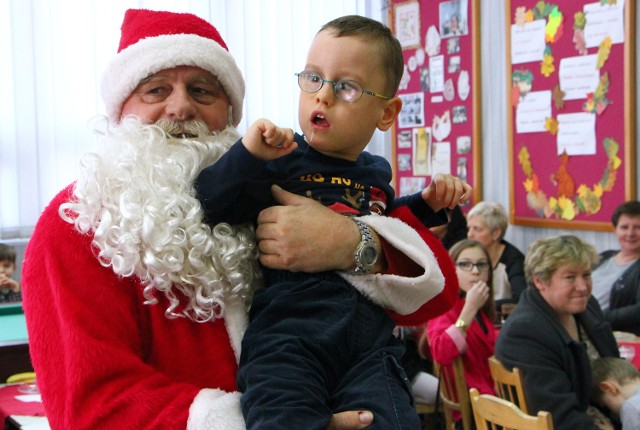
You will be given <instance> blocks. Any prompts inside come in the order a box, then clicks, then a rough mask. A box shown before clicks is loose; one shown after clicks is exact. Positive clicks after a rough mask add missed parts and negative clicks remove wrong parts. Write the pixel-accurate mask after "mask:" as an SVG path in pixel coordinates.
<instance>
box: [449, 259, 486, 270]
mask: <svg viewBox="0 0 640 430" xmlns="http://www.w3.org/2000/svg"><path fill="white" fill-rule="evenodd" d="M456 266H458V267H459V268H460V269H462V270H464V271H465V272H471V271H472V270H473V267H474V266H475V267H477V268H478V271H479V272H488V271H489V267H491V265H490V264H489V263H488V262H486V261H478V262H477V263H472V262H471V261H458V262H457V263H456Z"/></svg>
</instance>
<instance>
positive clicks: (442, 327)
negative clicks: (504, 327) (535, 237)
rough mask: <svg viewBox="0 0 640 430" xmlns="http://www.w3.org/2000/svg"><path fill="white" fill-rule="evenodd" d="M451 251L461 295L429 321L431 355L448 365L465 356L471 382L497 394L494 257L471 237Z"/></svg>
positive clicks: (466, 369)
mask: <svg viewBox="0 0 640 430" xmlns="http://www.w3.org/2000/svg"><path fill="white" fill-rule="evenodd" d="M449 254H450V255H451V258H452V259H453V261H454V263H455V265H456V274H457V275H458V283H459V284H460V295H459V297H458V300H457V301H456V303H455V304H454V305H453V308H451V309H450V310H449V311H448V312H446V313H444V314H443V315H440V316H439V317H436V318H434V319H432V320H430V321H429V322H428V323H427V336H428V341H429V345H430V348H431V355H432V356H433V359H434V360H435V361H436V362H438V363H440V364H442V365H445V366H446V365H449V364H451V363H452V362H453V360H454V359H455V358H456V357H459V356H462V363H463V366H464V374H465V379H466V380H467V384H468V386H469V387H476V388H477V389H478V391H480V392H481V393H490V394H494V388H493V379H492V378H491V372H490V371H489V362H488V359H489V357H491V356H492V355H493V350H494V345H495V339H496V331H495V326H494V324H493V322H494V318H495V306H494V304H493V292H492V286H491V282H492V272H491V260H490V259H489V254H488V253H487V250H486V249H485V248H484V246H482V244H481V243H480V242H478V241H475V240H469V239H464V240H462V241H460V242H458V243H456V244H455V245H453V247H452V248H451V250H450V251H449Z"/></svg>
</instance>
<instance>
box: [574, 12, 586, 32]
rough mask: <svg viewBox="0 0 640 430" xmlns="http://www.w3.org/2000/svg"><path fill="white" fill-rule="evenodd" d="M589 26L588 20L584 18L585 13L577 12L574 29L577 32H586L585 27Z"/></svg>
mask: <svg viewBox="0 0 640 430" xmlns="http://www.w3.org/2000/svg"><path fill="white" fill-rule="evenodd" d="M586 25H587V18H585V16H584V12H582V11H580V12H576V13H575V14H574V15H573V28H574V29H575V30H584V27H585V26H586Z"/></svg>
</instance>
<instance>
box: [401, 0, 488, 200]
mask: <svg viewBox="0 0 640 430" xmlns="http://www.w3.org/2000/svg"><path fill="white" fill-rule="evenodd" d="M478 13H479V3H478V1H477V0H446V1H443V0H440V1H434V0H411V1H393V0H392V1H390V2H389V23H390V27H391V28H392V29H393V32H394V34H395V35H396V37H397V38H398V40H399V41H400V44H401V45H402V48H403V54H404V63H405V72H404V76H403V79H402V82H401V84H400V89H399V91H398V97H400V98H401V99H402V102H403V108H402V112H401V113H400V115H399V116H398V119H397V121H396V123H395V125H394V127H393V133H392V135H393V161H392V166H393V169H394V185H395V188H396V191H397V193H398V194H399V195H406V194H411V193H413V192H416V191H418V190H420V189H422V188H424V186H426V185H428V183H429V181H430V178H431V177H432V176H433V175H434V174H436V173H439V172H441V173H450V174H452V175H456V176H459V177H461V178H462V179H464V180H466V181H467V182H468V183H469V184H470V185H471V186H473V188H474V194H473V199H472V201H471V202H469V204H468V205H467V206H466V207H465V208H463V209H465V210H466V209H468V208H469V207H471V206H472V205H473V204H474V203H475V202H477V201H478V200H480V199H481V187H480V178H481V169H480V164H481V159H482V154H481V146H480V136H481V133H480V109H479V104H480V77H479V59H478V56H479V52H478V51H479V34H478V33H479V21H478Z"/></svg>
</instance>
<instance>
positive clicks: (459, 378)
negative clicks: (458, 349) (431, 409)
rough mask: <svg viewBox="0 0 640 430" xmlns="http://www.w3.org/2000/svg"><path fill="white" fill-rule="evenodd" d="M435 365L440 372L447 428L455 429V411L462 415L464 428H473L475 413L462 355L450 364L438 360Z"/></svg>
mask: <svg viewBox="0 0 640 430" xmlns="http://www.w3.org/2000/svg"><path fill="white" fill-rule="evenodd" d="M435 365H436V369H437V372H438V374H440V401H441V403H442V412H443V415H444V421H445V426H446V427H445V428H446V430H453V429H455V421H454V419H453V415H454V411H457V412H459V413H460V415H461V416H462V429H463V430H472V429H473V413H472V411H471V401H470V400H469V388H468V387H467V381H466V380H465V378H464V366H463V365H462V357H460V356H458V357H456V359H455V360H453V363H451V365H448V366H443V365H441V364H439V363H437V362H435Z"/></svg>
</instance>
